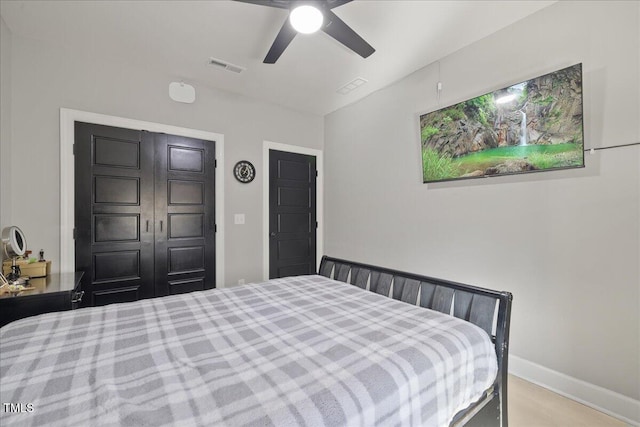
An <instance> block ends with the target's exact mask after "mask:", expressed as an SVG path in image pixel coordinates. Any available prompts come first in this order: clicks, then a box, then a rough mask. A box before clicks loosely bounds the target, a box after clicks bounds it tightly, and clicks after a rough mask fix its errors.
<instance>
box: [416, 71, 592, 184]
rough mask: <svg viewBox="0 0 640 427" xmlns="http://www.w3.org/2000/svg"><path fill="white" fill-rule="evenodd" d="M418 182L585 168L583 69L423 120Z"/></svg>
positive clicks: (536, 80) (520, 85) (538, 80)
mask: <svg viewBox="0 0 640 427" xmlns="http://www.w3.org/2000/svg"><path fill="white" fill-rule="evenodd" d="M420 142H421V151H422V174H423V182H425V183H427V182H437V181H448V180H454V179H465V178H483V177H489V176H498V175H511V174H518V173H527V172H537V171H546V170H554V169H567V168H580V167H584V138H583V122H582V64H576V65H573V66H571V67H567V68H564V69H562V70H558V71H555V72H553V73H549V74H545V75H543V76H540V77H536V78H534V79H531V80H527V81H525V82H522V83H518V84H515V85H512V86H509V87H507V88H504V89H500V90H496V91H494V92H491V93H488V94H485V95H482V96H478V97H476V98H472V99H469V100H467V101H464V102H460V103H458V104H455V105H452V106H450V107H447V108H443V109H440V110H437V111H433V112H430V113H427V114H423V115H421V116H420Z"/></svg>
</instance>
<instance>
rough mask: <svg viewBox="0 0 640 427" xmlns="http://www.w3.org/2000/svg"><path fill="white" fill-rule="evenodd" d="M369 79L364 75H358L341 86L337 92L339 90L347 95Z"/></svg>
mask: <svg viewBox="0 0 640 427" xmlns="http://www.w3.org/2000/svg"><path fill="white" fill-rule="evenodd" d="M367 81H368V80H367V79H363V78H362V77H356V78H355V79H353V80H351V81H350V82H349V83H347V84H346V85H344V86H342V87H340V89H338V90H337V91H336V92H338V93H339V94H341V95H346V94H348V93H349V92H351V91H352V90H354V89H357V88H358V87H360V86H362V85H363V84H365V83H367Z"/></svg>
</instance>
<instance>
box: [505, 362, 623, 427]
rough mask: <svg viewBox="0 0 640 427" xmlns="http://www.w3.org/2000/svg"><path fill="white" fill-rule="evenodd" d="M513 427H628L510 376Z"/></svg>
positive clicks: (510, 410) (511, 423)
mask: <svg viewBox="0 0 640 427" xmlns="http://www.w3.org/2000/svg"><path fill="white" fill-rule="evenodd" d="M508 399H509V426H510V427H573V426H580V427H622V426H626V425H627V424H625V423H623V422H622V421H619V420H617V419H615V418H612V417H610V416H608V415H605V414H603V413H602V412H598V411H596V410H594V409H591V408H589V407H588V406H585V405H583V404H581V403H578V402H575V401H573V400H570V399H567V398H565V397H562V396H560V395H559V394H556V393H553V392H552V391H549V390H547V389H545V388H542V387H540V386H537V385H535V384H531V383H530V382H527V381H525V380H523V379H521V378H518V377H515V376H513V375H509V398H508Z"/></svg>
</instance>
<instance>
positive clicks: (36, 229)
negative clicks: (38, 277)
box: [2, 33, 323, 286]
mask: <svg viewBox="0 0 640 427" xmlns="http://www.w3.org/2000/svg"><path fill="white" fill-rule="evenodd" d="M3 43H4V33H3ZM3 47H4V44H3ZM11 47H12V52H11V72H12V74H11V77H12V79H11V88H12V93H13V98H12V99H11V107H12V108H11V115H12V116H11V132H12V134H13V138H12V139H11V141H10V142H9V146H8V148H9V149H10V150H11V159H12V160H13V161H14V162H16V163H17V162H21V163H23V164H25V165H26V166H25V167H24V169H22V167H21V169H20V170H23V172H22V173H21V175H22V176H23V178H21V185H19V186H17V187H15V188H14V189H13V191H12V193H11V195H10V203H11V213H12V218H13V222H14V223H15V224H16V225H19V226H20V227H21V228H22V229H23V231H24V232H25V234H26V236H27V239H28V242H29V246H30V248H31V249H33V250H35V251H37V250H39V249H40V248H44V250H45V255H46V257H47V258H49V259H52V260H53V266H54V269H55V268H56V266H57V265H58V264H59V246H60V214H59V212H60V188H59V182H60V165H59V158H60V138H59V135H60V133H59V120H60V119H59V115H60V113H59V109H60V108H61V107H65V108H70V109H75V110H82V111H88V112H93V113H100V114H107V115H112V116H119V117H126V118H130V119H136V120H141V121H148V122H155V123H162V124H166V125H173V126H180V127H184V128H192V129H198V130H204V131H209V132H214V133H220V134H224V137H225V142H224V143H225V147H224V149H225V156H224V157H225V163H226V165H224V167H225V169H226V173H227V175H226V176H225V188H224V195H225V224H218V226H219V227H220V226H224V227H225V242H226V244H225V248H217V250H223V249H224V251H225V274H226V280H225V283H226V284H235V283H237V281H238V279H240V278H242V279H245V280H246V281H255V280H260V279H262V182H261V180H262V178H261V177H262V173H261V171H258V174H257V175H258V176H257V178H256V179H255V180H254V181H253V182H252V183H251V184H240V183H238V182H237V181H235V179H233V177H232V172H231V169H232V167H233V165H234V164H235V162H237V161H238V160H241V159H247V160H250V161H251V162H252V163H253V164H254V165H256V167H260V165H261V164H262V143H263V141H264V140H270V141H277V142H281V143H285V144H291V145H299V146H304V147H310V148H316V149H321V148H322V146H323V119H322V117H318V116H312V115H309V114H303V113H298V112H295V111H291V110H287V109H284V108H281V107H277V106H274V105H270V104H266V103H262V102H259V101H255V100H252V99H249V98H246V97H242V96H239V95H235V94H231V93H228V92H225V91H221V90H214V89H208V88H207V87H204V86H203V85H201V84H199V83H198V82H192V81H189V80H188V79H185V82H187V83H190V84H192V85H194V86H195V87H196V90H197V99H196V102H195V103H194V104H191V105H188V104H179V103H175V102H173V101H171V100H170V99H169V97H168V85H169V82H171V81H176V80H180V79H181V77H180V76H170V75H164V74H162V73H160V72H156V71H154V70H153V69H139V68H135V67H133V66H130V65H128V64H126V63H124V62H122V61H118V60H117V59H114V58H102V57H98V56H96V55H91V53H83V52H75V51H73V50H70V49H67V48H65V47H60V46H51V45H48V44H45V43H43V42H40V41H35V40H31V39H26V38H23V37H18V36H17V35H15V34H14V35H13V37H12V44H11ZM3 66H4V57H3ZM211 72H212V73H217V72H220V71H218V70H213V69H212V70H211ZM239 78H241V77H240V76H239ZM3 100H4V98H3ZM3 102H4V101H3ZM3 132H4V125H3ZM6 144H7V142H5V141H4V140H3V141H2V146H3V147H4V146H5V145H6ZM16 169H17V167H16V166H15V165H14V167H13V171H14V173H15V172H16ZM4 189H5V186H4V183H3V193H4ZM3 205H4V201H3ZM234 213H245V215H246V223H245V225H234V224H233V214H234ZM220 285H221V284H218V286H220Z"/></svg>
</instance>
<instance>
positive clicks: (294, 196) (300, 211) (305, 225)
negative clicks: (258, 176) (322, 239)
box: [269, 150, 318, 279]
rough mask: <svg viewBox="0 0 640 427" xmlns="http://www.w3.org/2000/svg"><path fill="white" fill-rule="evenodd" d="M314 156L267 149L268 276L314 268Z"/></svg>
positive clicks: (306, 272) (287, 274)
mask: <svg viewBox="0 0 640 427" xmlns="http://www.w3.org/2000/svg"><path fill="white" fill-rule="evenodd" d="M316 178H317V170H316V158H315V156H310V155H305V154H297V153H290V152H284V151H278V150H269V278H270V279H273V278H277V277H285V276H298V275H302V274H314V273H315V272H316V229H317V226H318V224H317V222H316Z"/></svg>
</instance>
